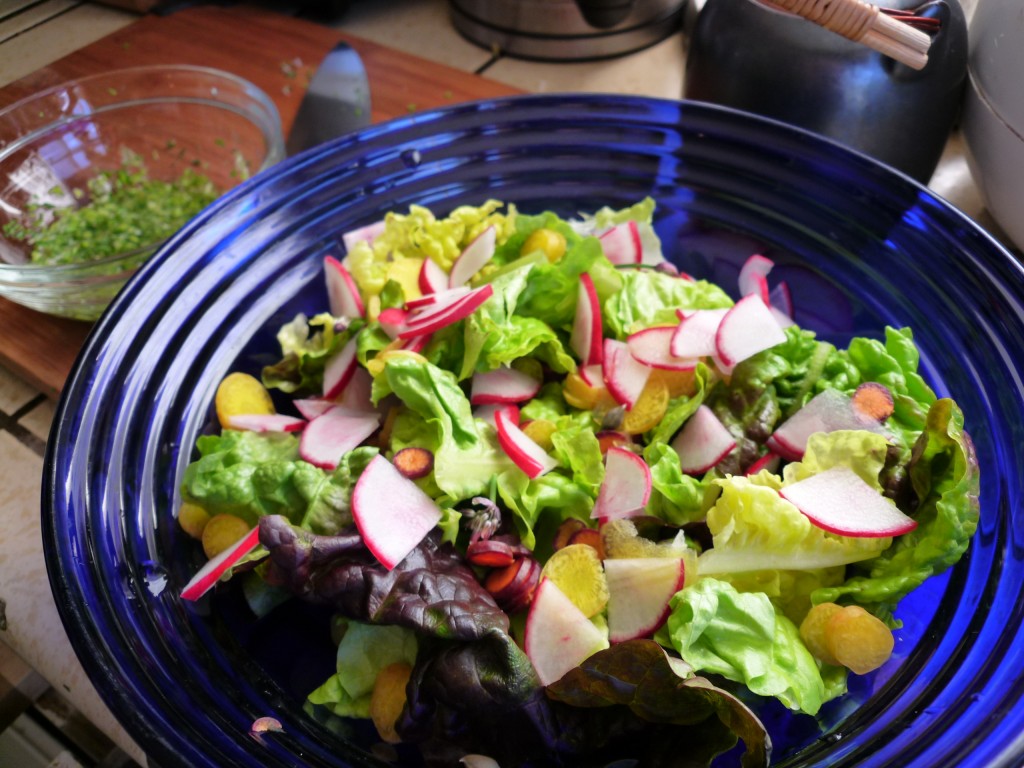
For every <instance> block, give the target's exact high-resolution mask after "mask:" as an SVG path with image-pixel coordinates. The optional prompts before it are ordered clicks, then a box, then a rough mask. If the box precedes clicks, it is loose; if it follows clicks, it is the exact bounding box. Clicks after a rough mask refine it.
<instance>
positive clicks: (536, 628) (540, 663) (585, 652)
mask: <svg viewBox="0 0 1024 768" xmlns="http://www.w3.org/2000/svg"><path fill="white" fill-rule="evenodd" d="M606 645H607V643H606V641H605V639H604V634H603V633H602V632H601V630H599V629H598V628H597V627H596V626H594V623H593V622H592V621H591V620H590V619H588V618H587V616H586V614H584V613H583V611H581V610H580V609H579V608H577V607H576V604H575V603H574V602H573V601H572V600H570V599H569V598H568V597H566V595H565V593H564V592H562V590H560V589H559V588H558V586H557V585H556V584H555V583H554V582H553V581H551V579H542V580H541V582H540V585H539V586H538V587H537V590H536V592H534V594H533V602H532V603H531V604H530V612H529V613H528V614H527V615H526V630H525V632H524V634H523V650H524V651H526V655H527V657H529V659H530V662H531V663H532V664H533V668H534V669H535V670H536V672H537V678H538V679H539V680H540V684H541V685H550V684H551V683H554V682H556V681H558V680H559V679H560V678H561V677H562V676H563V675H565V673H566V672H568V671H569V670H570V669H575V668H576V667H578V666H579V665H580V664H581V663H582V662H583V661H585V660H586V659H587V658H589V657H590V656H593V655H594V654H595V653H597V652H598V651H600V650H602V649H603V648H605V647H606Z"/></svg>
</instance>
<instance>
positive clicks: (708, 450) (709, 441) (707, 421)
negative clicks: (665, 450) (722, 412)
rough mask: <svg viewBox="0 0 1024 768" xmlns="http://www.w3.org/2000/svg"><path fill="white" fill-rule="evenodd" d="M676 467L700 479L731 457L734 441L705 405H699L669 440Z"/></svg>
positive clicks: (734, 445) (734, 446)
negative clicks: (675, 456)
mask: <svg viewBox="0 0 1024 768" xmlns="http://www.w3.org/2000/svg"><path fill="white" fill-rule="evenodd" d="M672 447H673V448H674V449H675V452H676V453H678V454H679V463H680V466H681V467H682V469H683V472H685V473H686V474H688V475H703V474H704V473H705V472H707V471H708V470H709V469H711V468H712V467H713V466H715V465H716V464H717V463H718V462H720V461H721V460H722V459H724V458H725V457H726V456H728V455H729V454H730V453H732V451H733V449H734V448H736V440H735V438H733V436H732V433H730V432H729V430H728V429H726V427H725V425H724V424H722V422H721V421H720V420H719V418H718V417H717V416H716V415H715V412H714V411H712V410H711V409H710V408H708V407H707V406H706V405H701V406H699V407H698V408H697V410H696V411H695V412H694V413H693V415H692V416H691V417H690V418H688V419H687V420H686V423H685V424H684V425H683V428H682V429H681V430H680V431H679V434H678V435H676V436H675V438H674V439H673V440H672Z"/></svg>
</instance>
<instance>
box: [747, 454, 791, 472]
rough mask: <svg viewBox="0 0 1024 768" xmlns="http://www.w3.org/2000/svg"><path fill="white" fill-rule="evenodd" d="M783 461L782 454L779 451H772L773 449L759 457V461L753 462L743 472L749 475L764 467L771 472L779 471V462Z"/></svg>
mask: <svg viewBox="0 0 1024 768" xmlns="http://www.w3.org/2000/svg"><path fill="white" fill-rule="evenodd" d="M781 461H782V457H781V456H779V455H778V454H777V453H772V452H771V451H768V453H766V454H764V456H761V457H759V458H758V459H757V461H755V462H754V463H753V464H751V465H750V466H749V467H747V471H746V472H744V473H743V474H745V475H747V476H750V475H756V474H757V473H758V472H760V471H761V470H762V469H767V470H768V471H769V472H777V471H778V469H779V463H780V462H781Z"/></svg>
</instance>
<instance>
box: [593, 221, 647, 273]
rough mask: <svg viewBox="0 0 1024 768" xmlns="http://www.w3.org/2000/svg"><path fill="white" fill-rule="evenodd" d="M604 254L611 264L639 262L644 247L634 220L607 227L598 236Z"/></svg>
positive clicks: (641, 259) (641, 258)
mask: <svg viewBox="0 0 1024 768" xmlns="http://www.w3.org/2000/svg"><path fill="white" fill-rule="evenodd" d="M598 239H599V240H600V241H601V248H602V249H603V250H604V255H605V256H606V257H607V259H608V261H610V262H611V263H612V264H640V263H641V262H642V261H643V255H644V247H643V242H642V241H641V240H640V229H639V228H638V227H637V225H636V222H635V221H626V222H623V223H622V224H617V225H616V226H614V227H612V228H611V229H609V230H608V231H607V232H605V233H604V234H602V235H601V236H600V237H599V238H598Z"/></svg>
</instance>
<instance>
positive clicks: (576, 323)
mask: <svg viewBox="0 0 1024 768" xmlns="http://www.w3.org/2000/svg"><path fill="white" fill-rule="evenodd" d="M603 335H604V328H603V323H602V321H601V303H600V301H598V298H597V289H596V288H595V287H594V280H593V279H592V278H591V277H590V275H589V274H587V273H586V272H584V273H583V274H581V275H580V287H579V291H578V293H577V296H576V317H575V319H574V320H573V324H572V333H571V335H570V337H569V345H570V346H571V347H572V349H573V351H574V352H575V353H576V357H578V358H579V359H580V361H581V362H582V363H583V364H584V365H594V364H596V363H600V362H601V360H602V355H603V354H604V348H603V345H602V336H603Z"/></svg>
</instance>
